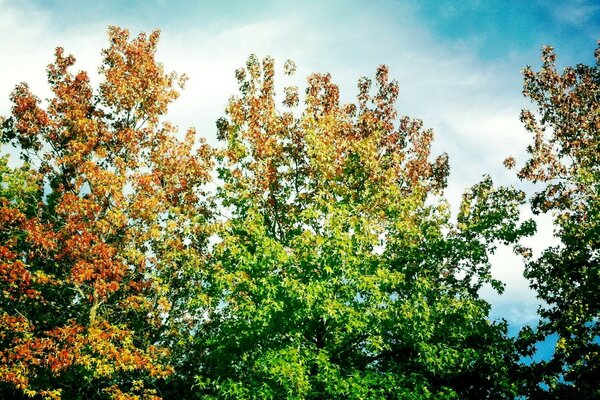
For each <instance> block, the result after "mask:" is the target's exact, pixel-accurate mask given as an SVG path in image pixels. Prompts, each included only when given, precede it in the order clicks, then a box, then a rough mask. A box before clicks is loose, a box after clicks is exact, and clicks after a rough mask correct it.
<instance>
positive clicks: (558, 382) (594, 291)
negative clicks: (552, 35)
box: [508, 43, 600, 399]
mask: <svg viewBox="0 0 600 400" xmlns="http://www.w3.org/2000/svg"><path fill="white" fill-rule="evenodd" d="M595 61H596V63H595V65H584V64H579V65H577V66H574V67H566V68H565V69H564V71H563V72H562V73H561V72H559V71H558V70H557V66H556V54H555V53H554V50H553V49H552V48H551V47H545V48H544V49H543V50H542V66H541V69H540V70H539V71H537V72H536V71H533V69H532V68H530V67H528V68H526V69H525V70H524V72H523V75H524V95H525V96H526V97H528V98H529V99H530V100H531V101H532V102H533V103H534V105H535V107H536V109H535V110H534V111H530V110H524V111H523V112H522V114H521V120H522V121H523V124H524V126H525V128H526V129H527V131H528V132H530V133H531V134H532V136H533V142H532V144H531V145H530V146H529V147H528V149H527V150H528V152H529V154H530V157H529V159H528V160H527V162H526V163H525V165H524V166H523V167H522V168H521V169H520V171H519V173H518V176H519V177H520V178H521V179H525V180H529V181H532V182H539V183H541V184H543V185H544V189H543V190H542V191H540V192H539V193H537V194H536V195H535V196H534V197H533V198H532V209H533V211H534V212H537V213H540V212H551V213H552V216H553V220H554V226H555V235H556V236H557V237H558V238H559V239H560V245H558V246H553V247H549V248H547V249H545V250H544V252H543V253H542V255H541V256H540V257H539V258H537V259H531V260H530V261H529V263H528V265H527V268H526V273H525V274H526V277H527V278H529V279H530V282H531V286H532V288H533V289H534V290H536V292H537V295H538V297H539V298H540V299H541V300H543V302H544V305H543V306H542V307H541V308H540V310H539V315H540V317H541V320H540V323H539V325H538V326H537V329H536V330H533V329H531V328H527V329H525V330H524V331H523V332H522V333H521V336H522V338H521V340H522V343H523V344H524V345H525V348H524V354H526V355H531V354H533V353H534V351H535V343H536V342H537V341H542V340H544V339H547V338H552V337H553V336H554V337H556V338H557V342H556V345H555V349H554V353H553V354H552V357H551V358H550V359H549V360H544V361H541V362H538V363H534V364H533V365H532V366H531V367H530V368H528V373H529V376H528V379H527V381H528V385H527V388H526V390H527V393H526V394H527V395H529V396H530V397H531V398H575V397H577V398H585V399H588V398H589V399H592V398H597V397H598V396H600V390H599V389H598V382H597V380H598V378H597V377H598V374H600V324H599V318H600V297H599V295H598V285H599V284H600V262H599V260H600V152H599V150H600V43H599V47H598V48H597V49H596V52H595ZM508 164H509V165H511V164H513V162H512V160H509V161H508Z"/></svg>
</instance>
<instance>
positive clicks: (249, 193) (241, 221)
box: [188, 56, 534, 399]
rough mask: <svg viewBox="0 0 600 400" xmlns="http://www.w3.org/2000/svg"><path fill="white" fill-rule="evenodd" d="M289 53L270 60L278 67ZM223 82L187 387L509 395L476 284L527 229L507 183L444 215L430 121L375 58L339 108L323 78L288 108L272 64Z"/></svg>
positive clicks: (211, 392) (507, 349)
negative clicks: (206, 281)
mask: <svg viewBox="0 0 600 400" xmlns="http://www.w3.org/2000/svg"><path fill="white" fill-rule="evenodd" d="M294 69H295V67H294V65H293V63H291V62H287V63H286V64H285V71H286V73H288V74H290V73H293V71H294ZM236 76H237V79H238V82H239V85H240V86H239V87H240V94H239V96H235V97H232V98H231V100H230V102H229V105H228V106H227V110H226V117H224V118H222V119H220V120H219V121H218V122H217V126H218V129H219V137H220V139H221V140H224V141H225V144H226V146H225V149H223V150H222V151H220V152H219V154H218V158H219V166H218V169H219V176H220V179H221V180H222V182H223V183H222V185H221V186H220V187H219V189H218V190H219V199H220V202H221V206H222V207H223V208H224V210H225V211H226V215H227V217H226V218H224V219H223V222H222V226H221V228H220V229H219V231H218V236H219V241H218V243H217V244H216V247H215V250H214V257H213V259H212V262H213V263H214V267H213V268H214V271H215V273H214V275H213V276H212V277H211V287H217V288H219V289H218V292H219V293H221V296H220V297H214V299H213V304H212V306H211V307H210V308H209V309H206V308H203V310H204V311H205V312H206V315H207V317H206V320H205V321H204V322H203V323H202V324H200V325H199V326H198V329H197V332H198V333H197V335H195V337H194V339H193V343H192V346H191V351H190V353H189V354H188V360H189V365H195V370H196V371H197V373H196V375H197V376H196V389H197V392H196V393H195V395H196V396H198V398H236V399H250V398H289V399H304V398H305V399H326V398H342V397H344V398H353V399H361V398H369V399H392V398H398V399H400V398H402V399H404V398H415V399H421V398H423V399H425V398H435V399H450V398H453V399H458V398H461V399H463V398H473V399H481V398H511V397H513V396H514V395H515V390H516V383H515V381H514V377H513V376H512V371H513V370H514V367H515V366H516V365H517V364H516V363H517V358H516V353H515V351H514V347H513V342H512V341H511V340H510V339H509V338H507V336H506V328H507V327H506V323H505V322H503V321H499V322H490V321H489V308H490V307H489V304H488V303H487V302H485V301H484V300H483V299H481V298H480V297H479V295H478V290H479V288H481V286H482V285H484V284H491V285H493V286H494V287H495V288H497V289H498V290H501V289H502V284H501V283H500V282H498V281H496V280H494V279H493V278H492V277H491V275H490V265H489V261H488V256H489V254H490V253H492V252H493V250H494V248H495V245H496V243H498V242H503V243H507V244H510V243H516V241H518V239H519V238H520V237H522V236H523V235H527V234H530V233H532V231H533V230H534V225H533V223H532V222H531V221H527V222H525V223H523V224H520V223H519V211H518V206H519V205H520V204H522V203H523V202H524V194H523V193H521V192H519V191H517V190H515V189H512V188H503V187H501V188H495V187H494V186H493V184H492V182H491V179H490V178H489V177H485V178H484V180H483V181H482V182H481V183H479V184H477V185H475V186H473V187H472V188H471V189H469V190H468V191H467V192H466V193H465V195H464V198H463V203H462V206H461V211H460V214H459V215H458V222H457V223H456V224H453V223H452V222H451V220H450V215H449V211H448V205H447V203H446V202H445V200H444V199H443V189H444V187H445V185H446V177H447V174H448V159H447V157H446V155H441V156H439V157H437V158H436V159H434V160H430V146H431V142H432V139H433V132H432V131H431V130H429V129H424V128H423V123H422V122H421V121H420V120H416V119H411V118H409V117H402V118H400V119H399V120H398V118H397V113H396V110H395V107H394V104H395V101H396V98H397V95H398V84H397V83H396V82H395V81H390V80H389V78H388V69H387V67H385V66H381V67H380V68H379V69H378V70H377V74H376V79H375V88H374V90H373V88H372V81H371V80H370V79H366V78H363V79H361V80H360V81H359V85H358V86H359V95H358V103H357V104H347V105H342V104H340V101H339V89H338V87H337V86H336V85H335V84H334V83H333V82H332V79H331V76H330V75H328V74H325V75H322V74H313V75H311V76H310V77H309V78H308V88H307V90H306V98H305V105H304V107H303V108H302V109H301V110H297V108H296V107H297V106H298V104H299V95H298V91H297V88H295V87H287V88H285V98H284V101H283V104H284V106H285V108H284V110H283V111H280V110H279V109H278V107H277V105H276V100H275V86H274V76H275V67H274V61H273V60H272V59H271V58H265V59H264V60H263V61H262V63H261V62H259V60H258V59H257V58H256V57H255V56H251V57H250V58H249V59H248V62H247V64H246V67H245V68H242V69H239V70H238V71H237V72H236Z"/></svg>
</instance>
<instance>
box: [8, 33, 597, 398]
mask: <svg viewBox="0 0 600 400" xmlns="http://www.w3.org/2000/svg"><path fill="white" fill-rule="evenodd" d="M108 39H109V43H108V47H107V48H106V49H104V50H103V51H102V56H103V60H102V65H101V66H100V69H99V72H100V76H101V82H100V84H99V86H98V87H92V86H91V84H90V80H89V78H88V76H87V74H86V73H85V72H77V73H74V72H73V71H72V69H73V67H74V65H75V59H74V57H73V56H70V55H66V54H65V52H64V51H63V49H61V48H58V49H57V50H56V55H55V60H54V62H53V63H52V64H50V65H49V66H48V69H47V73H48V84H49V85H50V88H51V89H52V96H51V98H49V99H47V100H45V101H42V100H40V99H39V98H38V97H36V96H35V94H33V93H32V92H31V91H30V89H29V87H28V86H27V84H25V83H22V84H19V85H17V87H16V88H15V90H14V91H13V93H12V95H11V96H10V100H11V101H12V104H13V106H12V110H11V114H10V115H9V116H7V117H5V118H2V119H1V120H0V122H1V137H0V139H1V141H2V143H4V144H6V145H10V146H12V147H13V148H14V149H16V151H17V152H18V154H19V155H20V157H21V159H22V165H21V166H19V167H16V168H12V167H10V166H9V163H8V157H7V156H5V157H2V158H0V221H1V223H0V288H1V294H0V394H1V395H2V396H3V397H6V398H17V399H18V398H32V397H33V398H40V399H109V398H112V399H132V400H133V399H160V398H164V399H170V398H182V399H193V398H199V399H200V398H206V399H284V398H287V399H337V398H351V399H485V398H489V399H497V398H516V397H517V396H519V395H525V396H528V397H531V398H539V397H540V396H542V397H543V396H547V395H549V396H554V397H555V398H564V396H567V395H572V394H574V393H577V394H579V395H585V396H588V397H587V398H593V397H594V396H597V395H598V394H599V393H598V392H597V385H594V383H595V382H594V381H593V376H595V375H596V373H597V372H598V346H599V344H598V304H599V303H598V301H597V300H598V299H597V293H596V291H595V290H594V289H595V287H596V286H597V285H596V283H597V282H598V279H599V276H600V275H598V254H599V253H598V245H599V243H598V238H600V232H599V230H598V226H599V224H598V209H599V206H598V204H599V203H598V195H599V193H600V186H599V185H598V178H599V174H600V172H599V166H598V165H599V163H598V152H597V150H600V149H599V148H598V129H599V127H600V119H599V115H600V109H599V102H598V96H599V95H598V93H599V92H598V87H599V84H600V75H599V74H598V65H596V66H595V67H590V66H584V65H580V66H577V67H575V68H567V69H566V70H565V72H564V73H563V74H559V73H558V72H556V68H555V64H554V59H555V56H554V54H553V53H552V51H551V50H550V49H545V50H544V53H543V60H544V64H543V66H542V70H541V71H540V72H533V71H532V70H531V69H526V70H525V72H524V75H525V94H526V96H528V97H530V98H531V99H532V100H533V101H534V102H535V103H536V104H537V105H538V108H539V109H538V112H537V114H536V113H535V112H529V111H524V112H523V114H522V120H523V122H524V124H525V126H526V128H527V129H528V130H529V131H530V132H532V133H533V135H534V143H533V144H532V145H531V146H530V147H529V149H528V150H529V153H530V155H531V157H530V159H529V160H528V161H527V163H526V164H525V166H524V167H523V168H522V169H521V170H520V172H519V175H518V176H519V178H521V179H528V180H533V181H536V182H537V181H541V182H546V183H547V186H546V188H545V190H544V191H542V192H540V193H539V194H537V195H535V196H534V197H533V198H532V200H531V204H532V207H533V208H534V210H535V211H536V212H546V211H554V215H555V223H556V226H557V235H558V237H559V238H560V239H561V241H562V245H561V246H558V247H553V248H549V249H547V250H546V251H545V252H544V253H543V254H542V256H541V257H540V258H539V259H531V258H527V269H526V276H527V278H529V279H530V280H531V282H532V287H533V288H534V289H535V290H536V291H537V293H538V295H539V297H540V298H541V299H542V300H543V301H544V302H545V306H544V307H543V308H542V309H541V310H540V317H541V320H540V325H539V326H538V327H534V328H527V329H524V330H523V331H522V332H521V334H520V336H519V338H516V339H515V338H512V337H510V336H509V335H508V333H507V332H508V326H507V323H506V322H505V321H504V320H491V318H490V304H489V303H488V302H487V301H486V300H485V299H484V298H482V297H481V296H480V289H481V288H482V287H483V286H484V285H490V286H491V287H493V288H494V289H495V290H497V291H498V292H500V293H501V292H502V290H503V283H502V282H500V281H498V280H497V279H495V278H494V277H493V276H492V274H491V270H490V267H491V265H490V256H491V255H492V254H493V253H494V251H495V250H496V248H497V246H498V245H508V246H512V247H514V249H515V251H518V252H521V253H523V254H526V253H527V252H525V251H523V248H522V246H521V244H520V240H521V239H522V238H523V237H525V236H529V235H532V234H533V233H534V232H535V224H534V222H533V221H532V220H524V219H523V218H522V215H521V211H522V208H523V206H524V205H525V204H526V202H527V198H526V195H525V193H523V192H522V191H520V190H518V189H515V188H514V187H503V186H496V185H494V183H493V182H492V179H491V177H490V176H487V175H486V176H484V177H482V180H481V181H480V182H477V183H474V184H473V185H472V186H471V187H469V188H467V189H466V190H465V192H464V195H463V198H462V202H461V205H460V208H459V212H458V214H457V215H455V216H453V215H452V214H451V211H450V207H449V203H448V201H447V199H446V198H445V195H444V191H445V189H446V186H447V178H448V174H449V173H450V171H449V162H448V156H447V155H446V154H441V155H437V156H435V155H432V154H431V153H432V151H431V144H432V141H433V139H434V133H433V131H432V130H431V129H428V128H426V125H425V124H424V122H423V121H421V120H419V119H415V118H411V117H408V116H401V115H399V113H398V111H397V110H396V106H395V104H396V100H397V97H398V93H399V85H398V83H397V82H396V81H394V80H393V79H390V77H389V71H388V68H387V67H386V66H384V65H382V66H380V67H379V68H378V69H377V70H376V71H375V76H374V78H372V79H371V78H360V79H359V81H358V95H357V98H356V101H355V102H354V103H350V104H342V103H341V102H340V90H339V87H338V86H337V85H336V84H335V83H334V81H333V78H332V77H331V76H330V75H329V74H312V75H310V76H309V77H308V79H307V85H306V91H305V93H304V95H301V93H300V92H299V89H298V88H297V87H294V86H288V87H285V88H284V89H283V91H282V94H283V96H282V97H281V99H280V100H278V96H277V91H276V88H275V78H276V76H277V78H278V79H279V74H277V73H276V71H277V69H276V64H275V61H274V60H273V59H272V58H270V57H265V58H264V59H262V60H260V59H259V58H258V57H256V56H254V55H252V56H250V57H249V58H248V60H247V62H246V65H245V66H244V67H243V68H240V69H238V70H237V71H236V72H235V77H236V79H237V81H238V85H239V91H238V93H237V94H236V95H234V96H232V97H231V99H230V101H229V102H228V104H227V106H226V108H225V114H224V116H223V117H222V118H220V119H219V120H218V121H217V123H216V125H217V130H218V139H219V140H220V141H221V146H218V147H214V148H213V147H211V146H209V145H208V144H207V143H206V141H205V139H203V138H199V137H197V135H196V132H195V131H194V129H193V128H190V129H189V130H187V131H186V132H184V133H180V132H179V131H178V129H177V128H176V127H175V126H174V125H172V124H171V123H169V122H168V121H167V115H168V108H169V105H170V104H171V103H172V102H173V101H174V100H175V99H176V98H177V97H178V95H179V90H181V89H183V86H184V83H185V80H186V77H185V75H178V74H176V73H170V72H166V71H165V69H164V67H163V65H162V64H161V63H160V62H158V61H157V60H156V59H155V53H156V49H157V45H158V40H159V33H158V31H155V32H152V33H151V34H149V35H147V34H144V33H141V34H139V35H137V36H133V37H132V36H130V34H129V32H128V31H127V30H125V29H121V28H117V27H110V28H109V30H108ZM598 57H600V50H599V51H597V60H598ZM295 69H296V68H295V64H294V63H293V62H291V61H287V62H286V63H285V64H284V65H283V72H284V75H292V74H294V73H295ZM282 79H286V78H285V77H282ZM513 164H514V160H511V159H509V160H507V165H508V166H511V165H513ZM553 334H558V337H559V340H558V342H557V345H556V351H555V353H554V356H553V358H552V360H549V361H544V362H541V363H537V364H535V363H534V364H532V365H524V364H523V363H522V362H521V357H522V356H524V355H525V356H526V355H530V354H532V353H533V352H534V351H535V344H536V341H539V340H542V339H543V338H545V337H547V336H549V335H553ZM536 396H538V397H536ZM561 396H562V397H561Z"/></svg>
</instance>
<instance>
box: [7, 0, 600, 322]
mask: <svg viewBox="0 0 600 400" xmlns="http://www.w3.org/2000/svg"><path fill="white" fill-rule="evenodd" d="M109 25H118V26H121V27H125V28H128V29H130V31H131V32H132V33H133V34H135V33H137V32H140V31H145V32H149V31H151V30H154V29H160V30H161V43H160V45H159V50H158V55H157V57H158V59H159V60H160V61H162V62H163V64H164V65H165V68H166V69H167V70H169V71H170V70H174V71H177V72H181V73H186V74H187V75H188V77H189V81H188V84H187V87H186V90H185V91H184V92H183V93H182V96H181V97H180V98H179V99H178V100H177V102H176V103H175V104H174V105H173V107H172V108H171V112H170V113H169V120H170V121H171V122H173V123H175V124H176V125H178V126H179V127H180V129H181V130H182V131H184V130H185V129H186V128H187V127H189V126H194V127H196V128H197V130H198V132H199V133H200V134H201V135H202V136H204V137H206V138H207V139H208V141H209V142H210V143H213V144H216V129H215V121H216V120H217V119H218V118H219V117H220V116H222V115H223V110H224V106H225V104H226V102H227V99H228V98H229V97H230V96H231V95H233V94H235V93H236V81H235V78H234V71H235V69H236V68H238V67H240V66H242V65H243V64H244V62H245V60H246V59H247V57H248V55H250V54H251V53H255V54H257V55H258V56H259V57H264V56H266V55H270V56H273V57H274V58H275V60H276V62H278V64H277V65H279V67H280V68H281V67H282V66H283V63H284V61H285V60H287V59H293V60H294V61H295V62H296V64H297V66H298V71H297V73H296V75H295V78H294V79H293V82H291V83H296V84H298V85H299V86H300V87H301V88H302V87H305V78H306V76H308V75H309V74H310V73H312V72H330V73H331V74H332V76H333V79H334V81H335V82H337V83H338V84H339V85H340V89H341V97H342V100H343V101H345V102H350V101H353V100H354V96H355V95H356V94H357V89H356V82H357V80H358V78H359V77H361V76H373V75H374V73H375V70H376V68H377V66H378V65H380V64H387V65H388V66H389V68H390V75H391V77H393V78H394V79H396V80H397V81H398V83H399V85H400V99H399V102H398V111H399V113H400V114H401V115H409V116H411V117H416V118H421V119H423V121H424V123H425V126H426V127H431V128H433V129H434V131H435V134H436V136H435V143H434V154H439V153H441V152H444V151H445V152H447V153H448V154H449V156H450V166H451V175H450V179H449V187H448V190H447V197H448V199H449V200H450V202H451V205H452V207H453V208H454V209H456V207H457V206H458V202H459V201H460V196H461V193H462V192H463V190H464V189H465V188H466V187H468V186H471V185H473V184H475V183H477V182H478V181H479V180H480V179H481V177H482V175H483V174H486V173H488V174H490V175H491V176H492V178H493V179H494V181H495V182H496V183H498V184H506V185H509V184H513V185H515V186H517V187H519V188H521V189H523V190H526V191H527V192H528V193H532V192H533V191H534V190H535V187H533V186H532V185H527V184H524V183H521V182H519V181H518V180H517V179H516V177H515V174H514V172H513V171H507V170H505V169H504V168H503V166H502V161H503V160H504V159H505V158H506V157H507V156H509V155H513V156H515V157H516V159H517V162H519V161H520V162H521V163H522V162H523V161H524V160H525V157H526V154H525V148H526V146H527V144H528V142H529V136H528V135H527V133H526V132H525V131H524V129H523V128H522V126H521V124H520V122H519V118H518V116H519V113H520V110H521V109H523V108H527V107H530V104H529V103H528V102H527V100H526V99H524V98H523V96H522V95H521V90H522V78H521V72H520V71H521V69H522V68H523V67H525V66H526V65H531V66H533V67H534V68H537V67H538V66H539V65H540V60H539V55H540V49H541V47H542V46H543V45H552V46H554V47H555V49H556V52H557V53H558V64H559V66H566V65H573V64H577V63H586V64H591V63H593V52H594V49H595V47H596V43H597V42H598V40H599V39H600V2H597V1H594V0H565V1H542V0H529V1H521V0H504V1H484V0H462V1H452V0H424V1H417V0H414V1H410V0H407V1H392V0H370V1H358V0H356V1H353V0H350V1H325V0H321V1H260V0H254V1H241V0H239V1H208V0H200V1H192V0H181V1H167V0H145V1H141V0H120V1H119V0H96V1H83V0H12V1H11V0H0V115H7V114H8V113H9V111H10V102H9V94H10V92H11V90H12V89H13V88H14V86H15V84H17V83H18V82H21V81H26V82H28V83H29V84H30V86H31V87H32V89H33V91H34V92H35V93H37V94H38V95H39V97H41V98H46V97H48V96H49V90H48V87H47V85H46V84H45V66H46V65H47V64H49V63H50V62H51V61H52V55H53V52H54V48H55V47H56V46H62V47H64V48H65V49H66V51H67V52H68V53H72V54H73V55H75V57H76V58H77V64H76V68H77V69H83V70H86V71H88V72H89V73H90V75H91V78H92V82H93V83H97V82H98V81H99V80H98V79H99V78H98V76H97V69H98V66H99V65H100V60H101V56H100V49H102V48H104V47H106V45H107V42H106V29H107V27H108V26H109ZM288 83H290V82H282V83H281V86H280V87H283V86H284V85H285V84H288ZM525 215H526V216H527V212H525ZM538 227H539V232H538V234H537V235H536V236H535V237H533V238H531V239H528V242H527V243H528V244H530V245H531V246H533V247H534V250H537V251H539V249H541V248H543V247H546V246H547V245H549V244H552V243H555V241H554V239H553V237H552V224H551V222H550V219H549V218H548V217H541V218H538ZM522 272H523V263H522V261H521V260H520V259H519V258H518V257H517V256H514V255H513V254H512V252H511V250H510V249H507V248H499V250H498V252H497V254H496V255H495V256H494V258H493V273H494V275H495V276H496V277H497V278H499V279H501V280H502V281H504V282H505V283H506V285H507V286H506V291H505V293H504V295H502V296H498V295H495V294H494V293H493V292H492V291H491V290H487V289H485V290H484V291H483V292H482V294H483V296H484V297H486V298H487V299H488V300H489V301H490V302H491V303H492V305H493V308H492V313H491V315H492V317H493V318H499V317H504V318H506V319H507V321H508V322H509V324H510V326H511V331H512V332H513V333H514V332H516V331H517V330H518V328H519V327H521V326H523V325H525V324H528V323H533V322H535V319H536V309H537V307H538V301H537V300H536V298H535V294H534V293H533V292H531V291H530V290H529V289H528V283H527V281H526V280H525V279H524V278H523V276H522Z"/></svg>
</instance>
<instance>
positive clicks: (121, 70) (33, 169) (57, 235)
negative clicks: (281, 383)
mask: <svg viewBox="0 0 600 400" xmlns="http://www.w3.org/2000/svg"><path fill="white" fill-rule="evenodd" d="M108 34H109V42H110V45H109V47H108V48H107V49H105V50H103V53H102V54H103V62H102V66H101V67H100V70H99V71H100V75H101V78H102V82H101V83H100V85H99V88H97V89H93V88H92V87H91V85H90V81H89V78H88V76H87V74H86V73H85V72H78V73H72V72H71V68H72V66H73V65H74V63H75V59H74V57H72V56H70V55H66V54H65V53H64V51H63V50H62V49H61V48H58V49H57V50H56V58H55V61H54V63H52V64H50V65H49V66H48V70H47V71H48V83H49V85H50V88H51V89H52V97H51V98H50V99H49V100H48V102H47V105H44V104H43V103H42V102H41V101H40V99H38V98H37V97H36V96H35V95H34V94H33V93H31V91H30V90H29V88H28V86H27V85H26V84H20V85H18V86H17V87H16V89H15V90H14V92H13V93H12V95H11V100H12V103H13V107H12V114H11V116H10V117H8V118H6V119H4V120H3V122H2V141H3V142H5V143H12V144H13V145H14V146H16V148H17V149H18V151H19V152H20V154H21V156H22V158H23V160H24V162H25V163H26V164H25V165H24V166H23V168H22V169H17V170H11V169H10V168H8V167H7V163H6V160H5V159H3V160H2V163H0V178H1V181H0V183H1V185H0V188H1V189H0V220H1V221H2V223H1V224H0V238H1V241H0V287H1V288H2V292H1V294H0V312H1V319H2V324H1V328H0V329H1V330H0V332H1V333H0V342H1V344H2V345H1V347H0V360H1V362H0V393H3V395H4V396H11V397H17V396H18V395H19V394H20V395H26V396H39V397H41V398H45V399H49V398H53V399H54V398H65V399H66V398H68V399H91V398H108V397H111V398H119V399H129V398H131V399H140V398H148V399H150V398H158V392H157V390H156V389H155V384H156V382H157V381H159V380H161V379H164V378H165V377H167V376H168V375H170V374H171V373H172V371H173V367H172V366H171V365H170V364H169V353H170V349H169V346H168V343H169V340H170V337H171V336H170V332H171V331H172V330H173V326H174V325H175V323H176V322H178V321H181V320H182V319H184V317H185V315H184V310H181V308H180V304H178V303H177V298H178V296H180V295H181V294H182V293H184V292H185V291H186V290H187V289H186V288H187V287H188V284H187V282H188V278H189V277H188V276H186V274H188V273H198V272H197V271H198V269H192V268H187V267H186V265H188V264H189V263H191V262H193V263H196V264H197V263H200V262H201V259H203V257H205V248H206V243H207V238H208V236H209V235H210V233H209V229H210V228H209V227H210V224H208V223H207V221H208V220H209V219H210V205H209V203H208V201H207V200H206V198H205V193H204V189H203V187H204V185H205V183H206V182H207V181H208V180H209V179H210V174H209V173H210V170H211V168H212V167H211V163H212V161H211V150H210V148H209V147H208V146H207V145H206V144H204V143H202V142H200V143H197V141H196V138H195V132H194V131H193V130H189V131H188V132H187V133H186V135H185V138H184V139H183V140H180V139H178V138H177V137H176V136H175V133H176V129H175V127H174V126H172V125H170V124H169V123H168V122H165V121H163V117H164V115H165V114H166V112H167V109H168V105H169V104H170V103H171V102H172V101H173V100H174V99H176V98H177V96H178V91H177V89H178V88H181V87H183V83H184V81H185V77H184V76H178V75H176V74H174V73H165V72H164V69H163V66H162V65H161V64H160V63H158V62H157V61H156V60H155V58H154V56H155V52H156V46H157V43H158V38H159V33H158V32H157V31H156V32H153V33H151V34H150V35H145V34H140V35H138V36H137V37H134V38H130V36H129V33H128V31H127V30H124V29H120V28H116V27H111V28H110V29H109V31H108ZM190 271H191V272H190Z"/></svg>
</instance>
